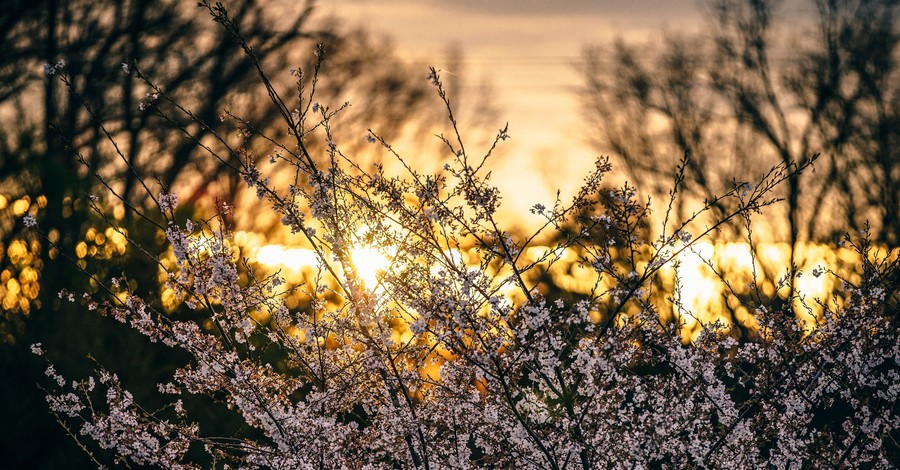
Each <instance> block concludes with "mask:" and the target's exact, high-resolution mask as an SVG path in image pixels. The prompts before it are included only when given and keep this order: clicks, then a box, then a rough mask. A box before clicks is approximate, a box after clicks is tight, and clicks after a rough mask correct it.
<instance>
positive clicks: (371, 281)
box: [350, 246, 391, 289]
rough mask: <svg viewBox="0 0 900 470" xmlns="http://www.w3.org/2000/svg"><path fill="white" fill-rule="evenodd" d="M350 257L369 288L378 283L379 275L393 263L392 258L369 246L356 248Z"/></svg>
mask: <svg viewBox="0 0 900 470" xmlns="http://www.w3.org/2000/svg"><path fill="white" fill-rule="evenodd" d="M350 259H351V261H352V262H353V267H354V268H356V273H357V275H358V276H359V278H360V279H362V281H363V283H364V284H365V285H366V287H368V288H369V289H372V288H374V287H375V286H376V285H378V275H379V274H381V273H383V272H384V271H385V270H387V268H388V266H390V265H391V260H389V259H388V258H387V257H386V256H384V255H383V254H381V253H380V252H379V251H378V250H377V249H375V248H372V247H368V246H364V247H359V248H355V249H354V250H353V252H352V254H351V255H350Z"/></svg>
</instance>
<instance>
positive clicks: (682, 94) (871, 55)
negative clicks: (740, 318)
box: [583, 0, 900, 261]
mask: <svg viewBox="0 0 900 470" xmlns="http://www.w3.org/2000/svg"><path fill="white" fill-rule="evenodd" d="M810 3H813V2H810ZM708 6H709V12H710V15H709V16H710V18H709V19H710V27H709V28H708V32H706V33H702V34H697V35H694V36H686V35H670V36H669V37H667V38H666V41H665V44H664V45H663V46H662V48H661V49H656V50H653V49H650V48H649V47H644V48H642V47H637V46H632V45H629V44H626V43H624V42H621V41H619V42H617V43H616V44H615V45H614V46H613V47H612V48H611V49H606V48H600V47H592V48H587V49H586V50H585V52H584V59H585V65H584V68H583V73H584V77H585V79H586V81H587V86H586V89H585V95H584V103H585V110H586V113H587V115H588V116H589V118H590V121H591V123H592V124H593V125H595V126H596V128H597V130H598V132H597V134H596V137H595V141H594V144H595V146H596V147H598V148H600V149H602V150H603V151H610V152H613V153H614V154H616V155H617V156H619V157H621V158H622V160H624V162H625V164H626V165H625V166H626V167H627V168H628V170H629V171H630V172H631V174H632V176H633V177H634V178H635V179H637V180H639V181H642V182H643V181H648V180H649V181H650V182H652V184H655V185H656V188H657V192H659V191H660V190H661V189H662V188H663V187H664V186H665V185H664V183H665V181H666V179H665V175H666V172H668V171H670V169H671V168H672V167H674V165H675V161H676V160H677V159H678V158H680V157H681V155H683V154H684V153H685V152H689V153H690V154H691V156H692V159H691V163H690V164H689V167H688V168H687V170H686V178H687V184H686V189H687V190H688V191H691V192H693V194H694V195H695V196H696V197H700V198H706V199H711V198H712V196H713V195H714V194H717V193H718V194H720V193H721V192H722V191H723V189H725V187H726V186H727V182H722V179H723V176H724V175H732V174H747V171H754V170H756V171H758V170H760V169H764V168H768V167H769V166H771V165H772V164H773V163H789V162H790V163H792V164H797V165H803V164H804V163H807V162H809V161H810V160H811V159H812V158H814V155H816V154H820V157H819V159H818V160H817V161H816V165H815V166H816V168H817V170H818V174H809V175H803V176H797V177H795V178H792V179H791V180H790V181H789V182H788V185H787V186H786V188H785V189H784V192H783V197H784V198H785V199H786V201H787V204H786V206H785V208H784V213H783V219H781V220H784V223H777V222H775V223H772V227H771V228H772V230H773V231H774V233H775V237H777V238H780V239H784V240H787V241H789V242H790V243H791V245H792V246H793V245H796V243H797V242H798V241H801V240H829V241H835V240H836V238H837V237H838V235H839V234H840V233H842V232H843V231H845V230H850V229H852V230H854V231H856V230H861V229H863V227H864V226H865V225H866V221H869V222H870V223H871V226H872V230H873V231H874V232H875V233H874V237H875V240H877V241H879V242H883V243H888V244H896V243H897V241H898V237H900V217H898V215H900V214H898V213H897V211H898V210H900V204H898V197H900V186H898V184H897V178H898V177H900V173H898V171H900V155H898V152H897V148H898V147H897V142H898V135H900V134H898V132H900V130H898V129H900V126H897V123H898V116H900V114H898V111H900V107H898V105H900V93H898V92H900V87H898V83H900V81H898V80H897V78H898V68H897V51H898V44H900V42H898V39H900V36H898V31H897V26H896V22H895V18H896V15H897V6H896V2H892V1H854V2H827V1H817V2H814V5H810V6H811V7H813V9H814V11H816V13H817V14H816V15H815V18H814V21H813V22H804V20H805V19H804V18H802V17H801V18H797V17H791V16H790V15H789V14H788V12H786V11H785V10H782V9H781V8H780V5H779V2H773V1H756V0H754V1H742V0H723V1H715V2H710V3H709V5H708ZM613 64H614V65H613ZM661 185H662V186H661ZM645 186H646V185H645ZM663 194H664V193H663ZM682 215H683V214H682ZM793 259H794V257H793V256H792V261H793Z"/></svg>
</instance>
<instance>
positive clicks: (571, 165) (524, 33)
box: [320, 0, 703, 213]
mask: <svg viewBox="0 0 900 470" xmlns="http://www.w3.org/2000/svg"><path fill="white" fill-rule="evenodd" d="M320 8H321V10H320V12H321V13H325V14H331V15H335V16H336V17H338V18H340V19H342V20H344V21H347V22H349V24H351V25H359V26H363V27H365V28H367V29H369V30H371V31H373V32H376V33H379V34H385V35H388V36H390V37H392V38H393V39H394V41H395V44H396V47H397V50H398V52H399V54H400V56H401V57H404V58H406V59H407V60H409V61H411V62H414V63H417V64H421V65H422V70H423V77H424V75H425V71H426V70H427V69H426V68H427V66H428V65H434V66H435V67H438V68H442V65H444V64H442V62H445V61H446V57H447V51H448V49H449V48H450V47H451V46H458V47H459V48H460V49H461V52H462V54H463V59H464V60H463V65H464V67H465V75H466V78H467V80H468V82H469V84H471V85H476V84H478V83H480V82H482V81H484V80H487V81H489V83H490V84H491V85H492V89H493V91H494V96H493V99H494V102H495V104H496V105H497V107H498V108H499V115H498V119H499V122H498V123H497V127H498V128H499V127H502V125H503V124H504V123H505V122H507V121H508V122H509V126H510V135H511V136H512V139H510V140H509V141H508V142H506V144H505V151H502V152H500V153H499V157H500V161H496V162H495V165H496V166H495V168H496V169H497V170H499V171H497V175H498V176H499V179H498V180H497V183H498V185H499V186H500V187H501V189H502V190H503V192H504V193H505V194H507V195H511V194H514V193H516V192H518V191H517V190H519V191H520V190H521V188H528V189H529V193H528V194H529V196H530V197H531V198H530V199H528V198H522V197H518V195H516V197H507V198H506V205H507V207H506V208H507V210H512V211H515V212H517V213H521V211H522V210H523V209H526V208H528V207H530V206H532V205H533V204H534V203H537V202H543V203H547V202H548V201H547V199H548V198H552V196H553V194H554V193H555V190H556V188H557V186H561V187H562V189H563V191H564V193H566V192H570V191H574V189H575V185H576V184H577V183H579V182H580V181H581V177H582V175H583V174H584V173H585V172H586V171H587V170H588V169H589V168H590V165H591V163H592V162H593V160H594V159H595V158H596V157H597V156H598V154H597V152H595V151H593V150H591V149H590V148H588V146H587V144H586V143H585V140H586V132H588V130H587V129H586V128H585V127H584V126H583V125H582V124H581V123H580V115H581V114H580V113H581V110H580V108H579V103H578V100H577V96H576V91H577V88H578V87H579V86H580V85H581V83H582V81H581V77H580V76H579V75H578V72H577V69H576V64H577V61H578V60H579V58H580V56H581V51H582V48H583V47H584V46H585V45H588V44H604V43H607V44H608V43H610V42H611V41H612V40H614V39H615V38H617V37H620V38H624V39H627V40H629V41H640V42H645V41H656V40H659V39H660V38H661V37H662V35H663V33H664V32H666V31H669V32H695V31H697V29H698V28H700V27H701V26H702V25H703V11H702V5H701V4H700V3H699V2H698V0H672V1H666V2H658V1H651V0H637V1H631V2H619V1H611V0H602V1H588V0H574V1H565V2H548V1H540V0H499V1H498V0H495V1H489V2H484V1H478V0H462V1H453V2H440V1H436V0H387V1H385V0H377V1H376V0H334V1H331V2H327V3H325V2H323V3H321V4H320ZM445 70H446V68H445ZM447 71H448V72H451V73H452V72H453V71H452V70H447ZM491 130H492V129H491ZM537 156H540V158H536V157H537ZM550 162H552V163H550ZM548 163H550V164H548ZM539 175H549V176H550V179H553V181H545V180H546V179H548V178H542V177H541V176H539ZM566 181H568V182H569V184H566Z"/></svg>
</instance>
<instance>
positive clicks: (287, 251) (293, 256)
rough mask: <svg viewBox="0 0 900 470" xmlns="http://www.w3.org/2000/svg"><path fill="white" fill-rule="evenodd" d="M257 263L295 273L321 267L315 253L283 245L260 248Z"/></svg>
mask: <svg viewBox="0 0 900 470" xmlns="http://www.w3.org/2000/svg"><path fill="white" fill-rule="evenodd" d="M256 261H258V262H260V263H262V264H265V265H267V266H272V267H277V266H280V267H284V268H286V269H289V270H291V271H295V272H300V271H302V270H303V269H304V268H309V267H315V266H318V265H319V257H318V255H316V252H315V251H313V250H308V249H305V248H285V247H283V246H281V245H266V246H263V247H260V249H259V251H257V252H256Z"/></svg>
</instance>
